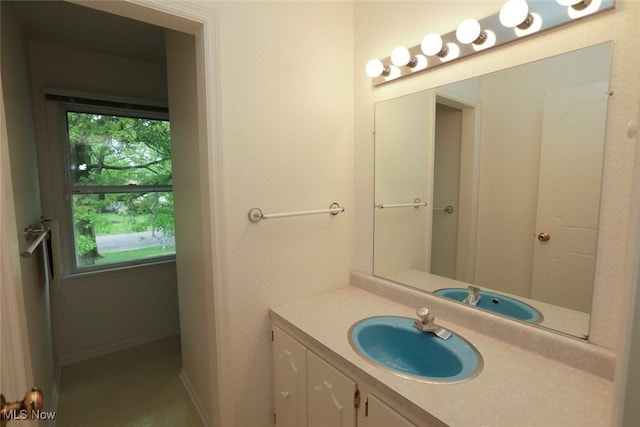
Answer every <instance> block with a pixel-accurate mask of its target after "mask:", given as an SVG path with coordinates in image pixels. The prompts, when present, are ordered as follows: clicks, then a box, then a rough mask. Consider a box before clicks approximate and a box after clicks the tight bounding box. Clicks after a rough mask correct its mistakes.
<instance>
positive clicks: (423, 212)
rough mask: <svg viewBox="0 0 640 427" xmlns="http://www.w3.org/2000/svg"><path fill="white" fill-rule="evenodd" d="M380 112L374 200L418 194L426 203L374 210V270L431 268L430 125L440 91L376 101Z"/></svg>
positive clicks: (382, 272) (390, 201)
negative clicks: (425, 204)
mask: <svg viewBox="0 0 640 427" xmlns="http://www.w3.org/2000/svg"><path fill="white" fill-rule="evenodd" d="M375 114H376V135H375V152H376V153H375V161H376V165H375V166H376V170H377V171H378V175H376V178H375V184H374V185H375V203H376V204H399V203H411V202H413V200H414V199H416V198H419V199H420V200H421V201H422V202H426V203H427V206H425V207H420V208H415V209H414V208H409V209H407V208H382V209H379V208H376V209H375V214H374V215H375V233H376V235H375V239H376V245H375V248H374V253H373V256H374V258H375V259H376V260H377V262H376V265H375V267H376V268H375V272H376V274H379V275H382V276H387V275H393V274H394V273H401V272H403V271H406V270H419V271H429V261H430V260H429V256H430V255H429V254H430V250H431V247H430V246H429V245H428V244H427V242H429V241H430V240H431V239H430V237H429V236H430V235H431V230H430V229H428V225H429V224H430V218H431V212H430V210H431V208H432V206H433V203H432V197H433V191H432V189H431V187H432V186H431V185H430V183H431V182H432V179H433V175H432V174H430V170H431V169H432V168H431V167H430V164H432V162H433V152H434V150H433V145H432V144H429V141H433V127H431V126H430V124H431V123H433V119H434V117H435V96H434V94H433V93H432V92H424V93H422V94H420V95H417V96H410V97H400V98H396V99H393V100H390V101H389V102H385V103H382V104H378V105H376V108H375ZM407 121H410V122H411V123H412V126H407V125H406V123H407Z"/></svg>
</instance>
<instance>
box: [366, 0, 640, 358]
mask: <svg viewBox="0 0 640 427" xmlns="http://www.w3.org/2000/svg"><path fill="white" fill-rule="evenodd" d="M502 4H503V2H502V1H498V0H489V1H480V2H476V1H457V2H445V1H427V2H356V21H355V22H356V25H355V28H356V33H355V71H354V73H355V109H356V111H355V113H356V122H355V126H356V128H355V129H356V140H355V144H356V154H355V156H356V169H355V173H356V183H357V184H356V197H357V198H356V217H357V218H358V222H357V223H356V225H355V233H356V237H355V245H356V247H357V248H358V250H357V251H356V253H355V268H356V269H357V270H359V271H362V272H365V273H371V271H372V260H371V256H370V255H369V254H371V253H372V251H373V241H372V235H371V229H372V227H373V225H372V218H373V216H372V212H371V211H372V209H371V206H372V204H373V194H372V193H373V185H372V182H373V149H372V147H371V143H370V135H371V131H372V129H373V104H374V103H375V102H377V101H380V100H384V99H388V98H392V97H396V96H400V95H404V94H408V93H412V92H416V91H418V90H423V89H427V88H430V87H437V86H441V85H443V84H447V83H450V82H454V81H458V80H462V79H466V78H469V77H474V76H477V75H481V74H485V73H488V72H492V71H496V70H499V69H503V68H507V67H511V66H514V65H519V64H523V63H526V62H530V61H534V60H537V59H541V58H546V57H549V56H553V55H556V54H559V53H563V52H568V51H572V50H575V49H579V48H582V47H585V46H591V45H594V44H599V43H602V42H605V41H609V40H613V42H614V53H613V63H612V73H611V88H612V90H613V91H614V96H613V97H612V98H611V99H610V102H609V110H608V116H607V132H606V143H605V160H604V176H603V183H602V208H601V215H600V230H599V234H598V250H597V260H596V279H595V287H594V303H593V310H592V322H591V328H590V341H591V342H592V343H594V344H599V345H602V346H605V347H608V348H610V349H614V350H617V349H618V348H619V345H620V341H621V333H622V330H623V329H624V328H623V321H624V317H623V316H624V313H623V310H616V309H612V307H623V306H624V305H625V304H624V302H625V301H626V299H627V297H628V293H629V289H630V283H629V281H628V280H627V279H626V277H625V275H624V259H625V252H626V249H625V248H626V246H625V244H623V243H624V242H626V240H627V234H628V233H627V231H628V230H627V227H628V221H629V209H630V208H629V206H630V195H631V182H632V172H633V158H634V156H635V146H633V145H632V144H629V143H628V142H627V138H626V135H625V132H626V125H627V122H628V121H629V120H630V119H633V118H635V117H636V115H637V111H638V105H637V96H638V95H637V94H638V93H639V92H640V90H639V86H640V82H639V81H638V79H637V78H635V72H634V70H637V69H638V67H639V66H640V60H639V59H638V55H637V53H638V50H639V48H640V47H639V46H638V43H637V40H638V38H639V37H640V35H639V31H640V30H639V28H638V26H637V25H636V23H637V20H638V18H639V17H640V3H638V2H633V1H624V0H623V1H617V2H616V9H615V10H613V11H609V12H606V13H604V14H601V15H598V16H593V17H589V18H586V19H583V20H581V21H579V22H575V23H573V24H572V25H567V26H563V27H560V28H557V29H554V30H551V31H547V32H545V33H542V34H538V35H534V36H532V37H529V38H527V39H525V40H521V41H519V42H516V43H512V44H509V45H506V46H503V47H499V48H495V49H492V50H490V51H487V52H483V53H480V54H477V55H475V56H473V57H470V58H466V59H463V60H461V61H458V62H454V63H452V64H449V65H446V66H443V67H439V68H437V69H434V70H432V71H429V72H423V73H421V74H419V75H416V76H413V77H410V78H406V79H402V80H401V81H396V82H393V83H390V84H387V85H383V86H380V87H376V88H372V87H371V80H370V78H368V77H367V76H366V74H365V73H364V65H365V64H366V62H367V60H368V59H370V58H374V57H377V58H384V57H386V56H388V55H389V53H390V52H391V50H392V49H393V48H394V47H395V46H398V45H406V46H413V45H416V44H418V43H419V42H420V40H421V39H422V37H424V35H425V33H426V32H432V31H433V32H440V33H447V32H449V31H452V30H453V29H455V27H456V25H457V24H458V23H459V22H460V21H462V20H463V19H465V18H468V17H469V16H474V17H476V18H482V17H485V16H488V15H491V14H494V13H497V12H499V10H500V8H501V6H502ZM416 16H420V17H421V18H420V19H419V20H417V19H415V17H416Z"/></svg>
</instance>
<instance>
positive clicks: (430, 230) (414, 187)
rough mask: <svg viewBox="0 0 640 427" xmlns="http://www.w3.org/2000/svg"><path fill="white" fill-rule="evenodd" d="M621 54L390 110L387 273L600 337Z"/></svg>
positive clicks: (382, 118)
mask: <svg viewBox="0 0 640 427" xmlns="http://www.w3.org/2000/svg"><path fill="white" fill-rule="evenodd" d="M611 50H612V43H604V44H600V45H596V46H591V47H588V48H584V49H581V50H577V51H573V52H569V53H565V54H562V55H559V56H554V57H551V58H547V59H543V60H540V61H536V62H532V63H529V64H525V65H521V66H517V67H514V68H510V69H506V70H502V71H498V72H495V73H491V74H487V75H483V76H479V77H475V78H472V79H469V80H465V81H461V82H457V83H453V84H449V85H446V86H443V87H438V88H432V89H429V90H425V91H423V92H418V93H414V94H411V95H406V96H402V97H399V98H394V99H389V100H385V101H382V102H379V103H376V105H375V206H374V212H375V213H374V224H375V225H374V229H375V230H374V275H376V276H379V277H384V278H387V279H390V280H393V281H396V282H399V283H401V284H404V285H407V286H411V287H414V288H418V289H421V290H424V291H428V292H435V293H437V294H443V293H446V292H449V291H451V294H450V296H451V297H455V296H452V295H454V294H455V293H456V292H454V291H457V295H462V296H461V297H460V298H457V297H455V298H457V299H459V300H460V299H462V298H463V297H464V298H467V299H469V298H470V299H471V300H470V301H467V303H469V302H471V303H472V304H474V303H475V304H477V307H479V308H485V309H487V310H490V311H495V312H498V313H500V314H505V313H506V315H507V316H508V317H514V318H518V319H521V320H525V321H528V322H530V323H535V324H539V325H541V326H544V327H548V328H552V329H555V330H559V331H562V332H565V333H568V334H571V335H574V336H577V337H581V338H588V334H589V318H590V311H591V303H592V301H591V300H592V293H593V292H592V289H593V280H594V269H595V253H596V239H597V233H598V214H599V210H600V187H601V176H602V163H603V162H602V158H603V152H604V134H605V123H606V112H607V101H608V97H609V73H610V68H611ZM468 285H474V286H475V287H478V288H480V290H481V293H480V294H479V297H480V302H482V304H480V303H479V301H478V295H475V296H473V295H471V293H470V292H469V290H468ZM444 288H456V289H454V290H451V289H449V291H443V289H444ZM520 305H522V306H524V307H525V308H529V309H532V310H533V311H535V312H536V313H537V315H536V317H535V318H533V319H525V318H520V317H517V316H515V315H512V313H511V312H510V311H508V310H510V309H511V308H510V307H512V306H513V307H515V308H514V310H517V309H518V307H519V306H520ZM502 309H505V310H507V311H505V312H502V311H501V310H502Z"/></svg>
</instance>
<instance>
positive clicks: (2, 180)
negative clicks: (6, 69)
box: [0, 86, 33, 423]
mask: <svg viewBox="0 0 640 427" xmlns="http://www.w3.org/2000/svg"><path fill="white" fill-rule="evenodd" d="M4 111H5V110H4V98H3V96H2V88H1V86H0V124H1V129H0V132H1V134H0V191H1V192H2V195H0V254H1V256H0V271H1V275H0V307H1V308H0V393H2V395H3V396H4V397H5V398H6V400H7V401H9V402H12V401H16V400H22V399H23V398H24V395H25V392H27V391H28V390H29V389H30V387H31V386H32V384H31V382H32V380H33V375H32V373H31V358H30V354H29V346H28V343H27V341H26V339H27V336H28V335H27V329H26V319H25V317H24V316H25V314H24V313H25V312H24V303H23V297H22V293H21V291H20V289H21V287H20V274H21V273H20V261H19V247H18V241H17V240H16V233H15V230H16V229H17V225H16V218H15V211H14V205H13V187H12V184H11V172H10V168H9V147H8V144H7V126H6V120H5V114H4ZM23 423H24V421H23Z"/></svg>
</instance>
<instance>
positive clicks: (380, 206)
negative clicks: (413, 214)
mask: <svg viewBox="0 0 640 427" xmlns="http://www.w3.org/2000/svg"><path fill="white" fill-rule="evenodd" d="M421 206H427V202H423V201H421V200H420V199H418V198H417V197H416V198H415V199H413V202H411V203H396V204H383V203H380V204H377V205H376V208H378V209H385V208H416V209H417V208H419V207H421Z"/></svg>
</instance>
